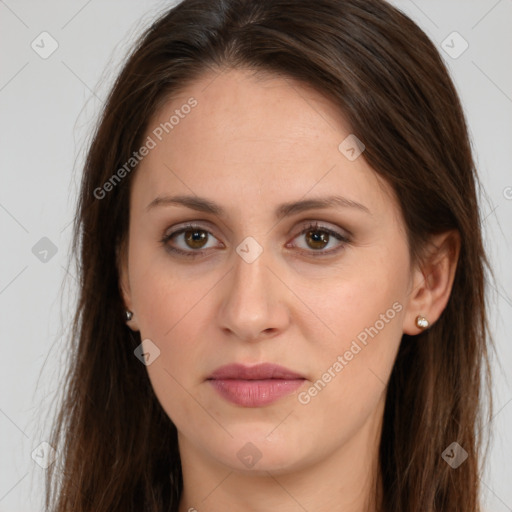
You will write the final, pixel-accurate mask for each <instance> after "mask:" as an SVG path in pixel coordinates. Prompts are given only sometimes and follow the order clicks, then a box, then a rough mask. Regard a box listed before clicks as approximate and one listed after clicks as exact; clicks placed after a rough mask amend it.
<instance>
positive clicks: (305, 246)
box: [294, 223, 350, 256]
mask: <svg viewBox="0 0 512 512" xmlns="http://www.w3.org/2000/svg"><path fill="white" fill-rule="evenodd" d="M295 238H296V239H299V240H300V239H303V240H304V243H298V244H297V245H294V246H295V247H297V248H298V249H301V252H303V253H307V254H309V255H311V256H329V255H331V254H334V253H337V252H338V251H340V250H341V249H343V248H344V247H345V245H346V244H348V243H349V242H350V240H349V237H348V236H347V235H345V234H344V233H342V232H341V233H340V232H338V231H335V230H333V229H330V228H328V227H325V226H319V225H318V224H317V223H315V224H309V225H308V226H306V227H305V228H304V229H303V230H302V231H301V232H300V233H299V234H298V235H297V236H296V237H295ZM333 244H334V246H333V247H328V246H332V245H333ZM326 247H328V249H326Z"/></svg>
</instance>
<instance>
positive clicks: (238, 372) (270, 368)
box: [208, 363, 304, 380]
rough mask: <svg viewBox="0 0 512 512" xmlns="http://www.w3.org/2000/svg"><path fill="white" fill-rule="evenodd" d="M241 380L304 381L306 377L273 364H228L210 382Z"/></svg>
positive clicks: (214, 374)
mask: <svg viewBox="0 0 512 512" xmlns="http://www.w3.org/2000/svg"><path fill="white" fill-rule="evenodd" d="M217 379H240V380H264V379H290V380H291V379H304V376H302V375H300V374H298V373H296V372H293V371H292V370H289V369H288V368H285V367H284V366H279V365H277V364H272V363H261V364H256V365H254V366H246V365H243V364H238V363H235V364H227V365H225V366H221V367H220V368H217V369H216V370H215V371H214V372H213V373H212V374H211V375H210V376H209V377H208V380H217Z"/></svg>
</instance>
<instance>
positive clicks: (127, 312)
mask: <svg viewBox="0 0 512 512" xmlns="http://www.w3.org/2000/svg"><path fill="white" fill-rule="evenodd" d="M124 314H125V317H126V321H127V322H129V321H130V320H131V319H132V318H133V313H132V312H131V311H128V310H126V311H125V312H124Z"/></svg>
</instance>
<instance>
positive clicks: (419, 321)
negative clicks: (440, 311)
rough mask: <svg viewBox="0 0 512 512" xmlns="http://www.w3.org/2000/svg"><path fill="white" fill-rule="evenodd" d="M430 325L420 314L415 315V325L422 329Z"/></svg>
mask: <svg viewBox="0 0 512 512" xmlns="http://www.w3.org/2000/svg"><path fill="white" fill-rule="evenodd" d="M429 325H430V323H429V321H428V320H427V319H426V318H425V317H424V316H421V315H418V316H417V317H416V327H419V328H420V329H421V330H422V331H423V330H425V329H426V328H427V327H428V326H429Z"/></svg>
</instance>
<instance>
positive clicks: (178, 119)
mask: <svg viewBox="0 0 512 512" xmlns="http://www.w3.org/2000/svg"><path fill="white" fill-rule="evenodd" d="M476 182H477V177H476V174H475V166H474V162H473V159H472V154H471V149H470V143H469V140H468V132H467V128H466V124H465V120H464V115H463V111H462V109H461V105H460V102H459V99H458V96H457V93H456V91H455V89H454V86H453V83H452V81H451V80H450V77H449V75H448V72H447V70H446V68H445V66H444V64H443V62H442V59H441V58H440V56H439V54H438V52H437V50H436V48H435V47H434V46H433V45H432V43H431V42H430V41H429V39H428V38H427V37H426V35H425V34H424V33H423V32H422V31H421V30H420V29H419V28H418V27H417V26H416V25H415V24H414V23H413V22H412V21H411V20H410V19H408V18H407V17H405V16H404V15H403V14H402V13H401V12H400V11H398V10H397V9H395V8H393V7H391V6H390V5H388V4H387V3H385V2H383V1H381V0H320V1H315V2H309V1H305V0H304V1H303V0H299V1H297V0H293V1H287V0H273V1H267V0H265V1H258V2H255V1H249V0H223V1H220V0H219V1H213V2H212V1H207V0H185V1H184V2H182V3H180V4H179V5H178V6H176V7H174V8H172V9H171V10H169V12H168V13H166V14H165V15H164V16H162V17H161V18H160V19H159V20H158V21H156V22H155V23H154V24H153V26H152V27H151V28H150V29H149V30H148V31H147V32H146V33H145V34H144V35H143V37H142V38H141V40H140V41H139V43H138V44H137V46H136V48H135V50H134V51H133V53H132V54H131V56H130V57H129V59H128V61H127V63H126V65H125V66H124V69H123V70H122V72H121V74H120V76H119V77H118V79H117V81H116V82H115V85H114V87H113V89H112V92H111V94H110V96H109V99H108V101H107V104H106V106H105V109H104V112H103V115H102V118H101V120H100V123H99V126H98V128H97V131H96V133H95V136H94V139H93V141H92V144H91V147H90V150H89V153H88V158H87V161H86V165H85V170H84V176H83V182H82V191H81V196H80V204H79V210H78V215H77V220H76V225H75V248H76V249H77V251H79V254H80V265H81V280H80V300H79V304H78V309H77V315H76V319H75V337H74V340H75V343H74V345H73V346H72V351H73V355H74V357H73V364H72V366H71V368H70V371H69V375H68V387H67V392H66V396H65V400H64V401H63V403H62V407H61V410H60V414H59V416H58V418H57V421H56V424H55V430H54V435H53V439H52V444H53V446H54V447H56V448H57V450H58V452H59V453H60V455H61V457H62V460H61V463H60V464H59V465H55V467H54V470H53V471H52V472H50V473H48V480H47V490H48V493H47V507H48V508H49V509H51V510H55V511H58V512H64V511H71V510H73V511H75V512H76V511H86V510H87V511H88V510H94V511H107V510H108V511H114V510H120V511H130V510H134V511H135V510H137V511H140V510H145V511H150V510H151V511H153V510H154V511H163V510H166V511H179V512H185V511H187V510H188V511H190V510H198V511H200V512H201V511H218V510H254V511H260V510H261V511H263V510H286V511H287V510H290V511H292V510H293V511H294V510H308V511H310V512H313V511H323V510H340V511H344V512H347V511H350V512H356V511H357V512H362V511H394V512H396V511H403V512H405V511H407V512H411V511H415V512H417V511H429V512H433V511H449V512H454V511H464V512H476V511H478V510H480V505H479V469H480V465H481V456H480V446H481V439H480V438H479V436H478V433H479V432H480V430H479V428H480V426H481V425H482V419H481V413H480V406H481V404H480V402H481V396H480V393H481V391H480V387H481V382H482V378H483V379H485V380H487V378H488V364H487V344H488V338H489V336H488V333H487V327H486V313H485V304H484V269H485V266H486V258H485V254H484V251H483V248H482V240H481V232H480V221H479V212H478V205H477V199H476V191H475V188H476ZM57 481H59V484H57Z"/></svg>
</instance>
